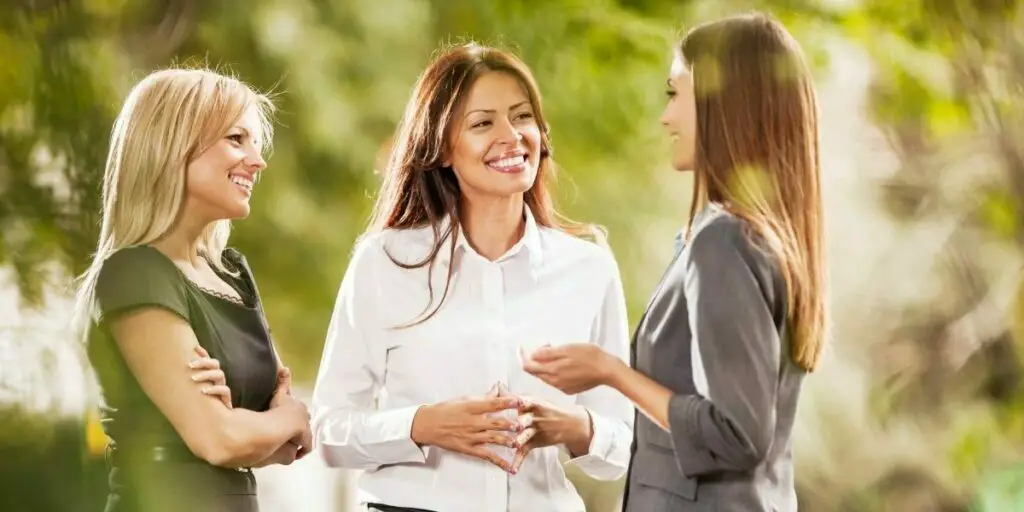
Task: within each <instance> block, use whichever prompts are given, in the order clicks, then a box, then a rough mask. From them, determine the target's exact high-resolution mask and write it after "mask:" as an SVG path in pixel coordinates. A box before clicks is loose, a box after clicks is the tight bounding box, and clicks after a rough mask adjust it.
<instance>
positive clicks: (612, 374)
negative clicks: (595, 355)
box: [601, 356, 629, 390]
mask: <svg viewBox="0 0 1024 512" xmlns="http://www.w3.org/2000/svg"><path fill="white" fill-rule="evenodd" d="M628 370H629V366H626V363H624V362H622V361H621V360H619V359H616V358H614V357H611V356H608V364H607V365H606V369H605V371H604V376H603V378H602V382H601V383H602V384H604V385H606V386H608V387H610V388H612V389H616V390H621V389H622V380H623V378H624V376H625V374H626V372H627V371H628Z"/></svg>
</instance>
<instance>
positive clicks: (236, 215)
mask: <svg viewBox="0 0 1024 512" xmlns="http://www.w3.org/2000/svg"><path fill="white" fill-rule="evenodd" d="M251 211H252V208H251V207H250V206H249V203H246V204H244V205H236V206H233V207H231V208H227V209H226V210H225V213H226V215H224V218H225V219H227V220H241V219H244V218H246V217H248V216H249V213H250V212H251Z"/></svg>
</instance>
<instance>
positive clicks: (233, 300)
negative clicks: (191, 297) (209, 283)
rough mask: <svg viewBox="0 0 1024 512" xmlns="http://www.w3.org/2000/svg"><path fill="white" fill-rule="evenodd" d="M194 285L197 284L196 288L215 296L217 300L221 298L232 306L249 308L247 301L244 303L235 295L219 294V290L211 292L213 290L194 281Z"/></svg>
mask: <svg viewBox="0 0 1024 512" xmlns="http://www.w3.org/2000/svg"><path fill="white" fill-rule="evenodd" d="M192 284H195V285H196V288H199V289H200V290H202V291H203V292H205V293H208V294H210V295H213V296H214V297H217V298H220V299H224V300H226V301H228V302H230V303H232V304H237V305H239V306H245V307H248V305H247V304H246V303H245V301H243V300H242V299H240V298H238V297H235V296H234V295H228V294H226V293H223V292H219V291H217V290H211V289H209V288H207V287H205V286H201V285H199V283H196V282H195V281H192Z"/></svg>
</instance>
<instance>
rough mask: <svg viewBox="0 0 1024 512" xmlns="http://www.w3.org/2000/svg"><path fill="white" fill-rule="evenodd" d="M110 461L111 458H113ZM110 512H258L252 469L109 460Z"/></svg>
mask: <svg viewBox="0 0 1024 512" xmlns="http://www.w3.org/2000/svg"><path fill="white" fill-rule="evenodd" d="M108 461H109V459H108ZM110 462H112V463H110V464H109V465H108V471H109V485H110V494H109V495H108V496H107V506H106V509H105V512H258V511H259V503H258V500H257V496H256V478H255V477H254V476H253V473H252V470H249V469H244V470H238V469H229V468H221V467H217V466H213V465H210V464H208V463H206V462H204V461H201V460H198V459H193V460H191V461H182V460H164V461H154V460H152V459H148V460H147V459H142V460H119V461H117V462H113V461H110Z"/></svg>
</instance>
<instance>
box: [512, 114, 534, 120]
mask: <svg viewBox="0 0 1024 512" xmlns="http://www.w3.org/2000/svg"><path fill="white" fill-rule="evenodd" d="M515 118H516V120H518V121H522V120H524V119H533V112H520V113H518V114H516V117H515Z"/></svg>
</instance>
